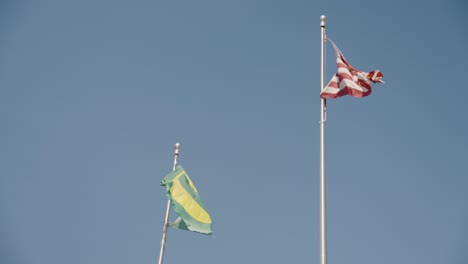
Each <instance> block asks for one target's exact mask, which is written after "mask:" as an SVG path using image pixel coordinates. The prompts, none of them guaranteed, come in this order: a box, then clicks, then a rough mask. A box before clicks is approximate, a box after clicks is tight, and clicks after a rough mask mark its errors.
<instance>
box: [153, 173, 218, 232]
mask: <svg viewBox="0 0 468 264" xmlns="http://www.w3.org/2000/svg"><path fill="white" fill-rule="evenodd" d="M161 185H163V186H166V196H167V198H168V199H169V200H170V201H171V205H172V208H173V209H174V211H175V212H176V213H177V214H178V215H179V218H177V220H176V221H175V222H173V223H170V224H169V226H170V227H174V228H179V229H184V230H188V231H194V232H198V233H202V234H207V235H210V234H212V233H213V232H212V230H211V217H210V215H209V214H208V212H207V211H206V209H205V205H204V204H203V202H202V200H201V199H200V196H199V195H198V191H197V189H196V188H195V185H193V183H192V181H191V180H190V178H189V176H188V175H187V173H186V172H185V170H184V169H183V168H182V166H179V165H177V167H176V168H175V170H173V171H172V172H171V173H169V174H168V175H167V176H166V177H164V179H163V180H162V181H161Z"/></svg>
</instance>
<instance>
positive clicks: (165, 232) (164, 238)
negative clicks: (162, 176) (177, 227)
mask: <svg viewBox="0 0 468 264" xmlns="http://www.w3.org/2000/svg"><path fill="white" fill-rule="evenodd" d="M179 148H180V144H179V143H176V144H175V150H174V164H173V166H172V170H175V168H176V166H177V158H178V157H179ZM170 209H171V200H167V205H166V216H165V217H164V225H163V232H162V238H161V248H160V250H159V260H158V264H162V261H163V255H164V249H165V247H166V234H167V227H168V225H169V212H170Z"/></svg>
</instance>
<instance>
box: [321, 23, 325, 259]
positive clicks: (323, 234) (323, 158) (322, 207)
mask: <svg viewBox="0 0 468 264" xmlns="http://www.w3.org/2000/svg"><path fill="white" fill-rule="evenodd" d="M325 20H326V17H325V16H323V15H322V16H320V31H321V42H320V43H321V46H320V52H321V54H320V91H322V90H323V88H325V41H326V35H325ZM320 102H321V103H320V264H326V263H327V233H326V232H327V229H326V214H325V213H326V211H325V209H326V207H325V205H326V204H325V121H326V99H325V98H321V99H320Z"/></svg>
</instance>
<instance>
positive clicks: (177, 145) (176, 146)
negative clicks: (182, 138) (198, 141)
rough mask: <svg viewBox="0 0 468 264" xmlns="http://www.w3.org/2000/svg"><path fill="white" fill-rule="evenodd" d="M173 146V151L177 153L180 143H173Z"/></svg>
mask: <svg viewBox="0 0 468 264" xmlns="http://www.w3.org/2000/svg"><path fill="white" fill-rule="evenodd" d="M174 147H175V152H174V153H175V154H179V148H180V143H178V142H177V143H175V145H174Z"/></svg>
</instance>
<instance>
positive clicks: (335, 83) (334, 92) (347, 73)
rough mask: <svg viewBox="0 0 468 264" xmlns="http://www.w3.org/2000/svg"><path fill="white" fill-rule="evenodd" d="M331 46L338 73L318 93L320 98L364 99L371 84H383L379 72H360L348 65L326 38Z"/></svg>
mask: <svg viewBox="0 0 468 264" xmlns="http://www.w3.org/2000/svg"><path fill="white" fill-rule="evenodd" d="M327 40H328V41H330V43H331V44H332V46H333V49H334V50H335V56H336V64H337V66H338V72H337V73H336V74H335V75H334V76H333V78H332V79H331V80H330V82H329V83H328V84H327V86H325V88H323V90H322V92H321V93H320V97H321V98H337V97H341V96H343V95H347V94H349V95H351V96H354V97H365V96H368V95H369V94H370V93H371V82H373V83H384V82H383V81H382V77H383V74H382V73H381V72H380V71H379V70H375V71H371V72H363V71H360V70H358V69H356V68H354V67H353V66H351V64H349V63H348V62H347V61H346V59H345V57H344V56H343V53H341V51H340V49H338V47H337V46H336V45H335V43H333V41H331V39H329V38H327Z"/></svg>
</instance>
